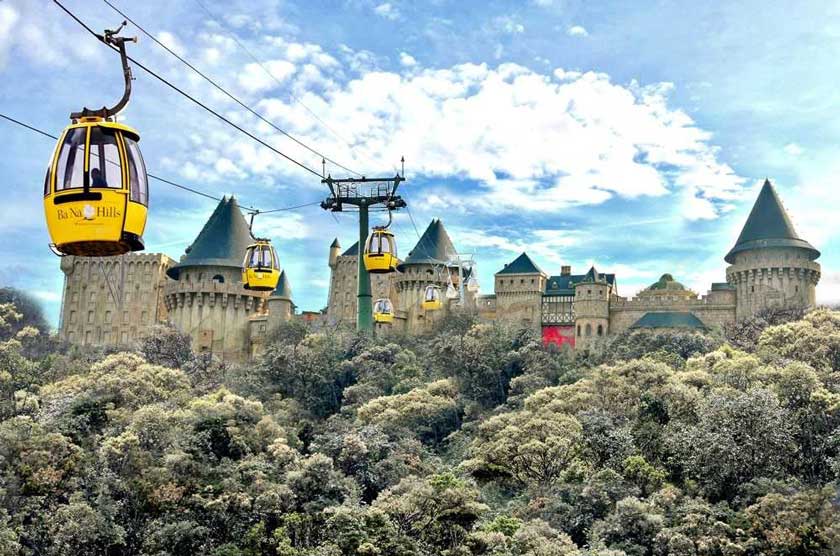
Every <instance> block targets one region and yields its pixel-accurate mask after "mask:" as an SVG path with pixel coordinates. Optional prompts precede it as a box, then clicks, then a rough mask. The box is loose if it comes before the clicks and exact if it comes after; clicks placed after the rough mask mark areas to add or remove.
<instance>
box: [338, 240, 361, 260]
mask: <svg viewBox="0 0 840 556" xmlns="http://www.w3.org/2000/svg"><path fill="white" fill-rule="evenodd" d="M358 254H359V242H358V241H357V242H356V243H354V244H353V245H351V246H350V247H348V248H347V251H345V252H344V253H342V254H341V256H342V257H355V256H357V255H358Z"/></svg>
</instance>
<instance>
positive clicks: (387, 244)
mask: <svg viewBox="0 0 840 556" xmlns="http://www.w3.org/2000/svg"><path fill="white" fill-rule="evenodd" d="M364 262H365V268H366V269H367V271H368V272H370V273H372V274H386V273H389V272H395V271H396V270H397V265H398V264H399V262H400V261H399V259H397V243H396V241H395V240H394V234H393V233H391V232H390V231H389V230H387V229H386V228H379V227H377V228H374V229H373V231H372V232H371V233H370V235H369V236H368V239H367V241H366V242H365V255H364Z"/></svg>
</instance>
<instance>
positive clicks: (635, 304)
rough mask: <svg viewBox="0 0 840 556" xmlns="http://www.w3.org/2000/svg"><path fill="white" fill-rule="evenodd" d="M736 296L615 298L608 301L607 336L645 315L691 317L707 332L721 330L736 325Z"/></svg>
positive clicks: (729, 293) (718, 293)
mask: <svg viewBox="0 0 840 556" xmlns="http://www.w3.org/2000/svg"><path fill="white" fill-rule="evenodd" d="M735 295H736V293H735V291H734V290H721V291H710V292H709V293H708V294H707V295H704V296H703V297H700V298H694V299H690V298H686V297H685V296H684V295H680V294H675V295H658V296H650V297H636V298H633V299H626V298H623V297H618V296H614V297H613V298H612V299H611V300H610V309H609V311H610V332H611V333H613V334H620V333H622V332H624V331H625V330H627V329H628V328H630V327H631V326H632V325H633V324H635V323H636V321H638V320H639V319H640V318H642V317H643V316H644V315H645V313H649V312H662V311H677V312H689V313H693V314H694V315H695V316H696V317H697V318H699V319H700V320H701V321H702V322H703V324H705V325H706V326H707V327H709V328H716V327H723V326H725V325H727V324H730V323H733V322H735Z"/></svg>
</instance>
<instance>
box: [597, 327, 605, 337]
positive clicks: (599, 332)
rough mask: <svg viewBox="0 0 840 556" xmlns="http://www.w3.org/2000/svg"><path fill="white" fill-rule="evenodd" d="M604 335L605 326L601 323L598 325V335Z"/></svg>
mask: <svg viewBox="0 0 840 556" xmlns="http://www.w3.org/2000/svg"><path fill="white" fill-rule="evenodd" d="M603 335H604V326H603V325H601V324H599V325H598V336H603Z"/></svg>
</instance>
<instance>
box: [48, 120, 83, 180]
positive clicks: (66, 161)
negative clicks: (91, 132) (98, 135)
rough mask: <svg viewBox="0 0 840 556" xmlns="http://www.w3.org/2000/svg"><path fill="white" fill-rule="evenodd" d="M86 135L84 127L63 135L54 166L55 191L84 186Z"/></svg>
mask: <svg viewBox="0 0 840 556" xmlns="http://www.w3.org/2000/svg"><path fill="white" fill-rule="evenodd" d="M86 135H87V130H86V129H85V128H75V129H71V130H70V131H68V132H67V134H66V135H65V136H64V142H63V143H62V144H61V152H60V153H59V155H58V166H57V168H56V172H57V174H56V181H55V189H56V191H62V190H64V189H81V188H82V187H84V185H85V183H84V178H85V137H86Z"/></svg>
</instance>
